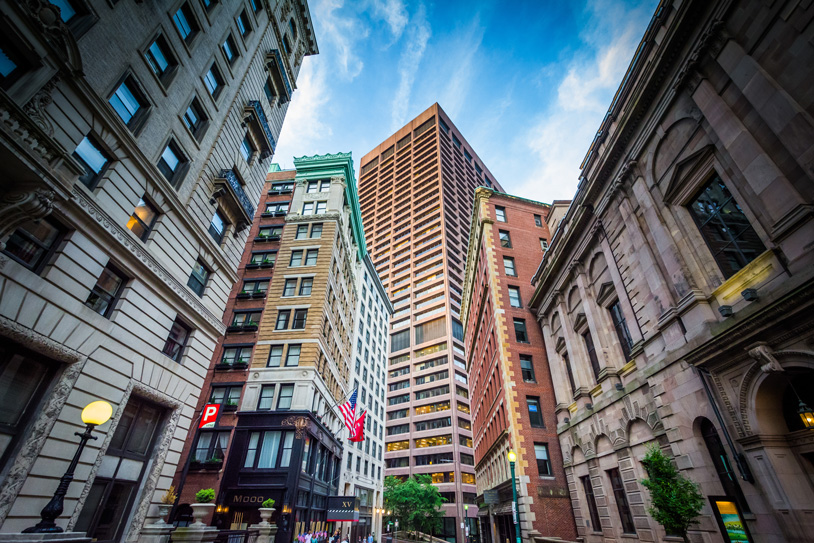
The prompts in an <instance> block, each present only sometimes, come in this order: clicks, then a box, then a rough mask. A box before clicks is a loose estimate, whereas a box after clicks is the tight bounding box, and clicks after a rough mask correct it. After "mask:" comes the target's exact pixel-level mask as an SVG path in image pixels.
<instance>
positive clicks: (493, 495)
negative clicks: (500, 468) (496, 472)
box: [483, 490, 500, 505]
mask: <svg viewBox="0 0 814 543" xmlns="http://www.w3.org/2000/svg"><path fill="white" fill-rule="evenodd" d="M483 502H484V503H485V504H486V505H497V504H499V503H500V496H499V495H498V491H497V490H484V491H483Z"/></svg>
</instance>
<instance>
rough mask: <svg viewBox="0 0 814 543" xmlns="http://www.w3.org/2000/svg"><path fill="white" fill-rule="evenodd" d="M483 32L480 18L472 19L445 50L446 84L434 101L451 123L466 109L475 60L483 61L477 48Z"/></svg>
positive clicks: (475, 64) (476, 66)
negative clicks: (446, 57) (439, 105)
mask: <svg viewBox="0 0 814 543" xmlns="http://www.w3.org/2000/svg"><path fill="white" fill-rule="evenodd" d="M485 32H486V28H484V27H483V26H482V25H481V24H480V16H479V15H475V17H474V18H473V19H472V22H471V23H470V24H469V25H468V27H467V28H466V30H465V32H463V33H461V34H460V36H457V37H456V39H455V41H454V42H453V43H452V44H450V45H446V46H445V54H448V55H449V58H448V59H447V62H446V63H445V66H446V67H447V68H446V69H445V70H444V73H445V74H447V75H445V78H446V79H447V81H446V85H444V88H443V91H442V92H441V95H440V97H439V98H438V100H437V101H438V103H439V104H441V107H443V108H444V111H446V112H447V114H448V115H449V116H450V117H451V118H452V119H456V118H457V117H458V114H459V113H460V112H461V110H462V109H464V108H465V106H466V101H467V96H468V95H469V91H470V89H471V86H472V83H473V82H474V79H475V76H476V74H477V71H478V68H479V64H478V63H477V62H475V59H482V57H483V54H482V52H481V51H480V46H481V43H482V42H483V36H484V33H485ZM447 51H448V53H447ZM433 101H435V100H433Z"/></svg>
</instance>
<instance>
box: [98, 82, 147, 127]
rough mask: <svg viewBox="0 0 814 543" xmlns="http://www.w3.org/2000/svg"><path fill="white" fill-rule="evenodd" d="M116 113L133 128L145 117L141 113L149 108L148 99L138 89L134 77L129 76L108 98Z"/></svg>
mask: <svg viewBox="0 0 814 543" xmlns="http://www.w3.org/2000/svg"><path fill="white" fill-rule="evenodd" d="M108 102H109V103H110V105H111V106H113V109H114V110H115V111H116V114H117V115H118V116H119V118H121V120H122V121H124V124H126V125H127V126H129V127H130V128H131V129H133V128H135V124H136V122H137V121H138V120H139V119H140V118H143V115H142V114H141V113H142V112H143V111H144V110H146V108H147V100H146V99H145V98H144V96H143V95H142V94H141V92H140V91H139V90H138V87H137V86H136V83H135V81H134V80H133V78H132V77H127V78H125V80H124V81H123V82H122V84H121V85H119V87H118V88H117V89H116V91H115V92H114V93H113V96H111V97H110V99H109V100H108Z"/></svg>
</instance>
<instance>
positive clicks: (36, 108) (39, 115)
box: [23, 76, 59, 137]
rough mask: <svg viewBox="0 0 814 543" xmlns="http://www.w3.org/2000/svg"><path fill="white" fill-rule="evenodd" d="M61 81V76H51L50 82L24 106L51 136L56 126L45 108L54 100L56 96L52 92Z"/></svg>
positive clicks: (30, 115)
mask: <svg viewBox="0 0 814 543" xmlns="http://www.w3.org/2000/svg"><path fill="white" fill-rule="evenodd" d="M57 83H59V76H54V77H52V78H51V80H50V81H48V83H46V84H45V85H44V86H43V87H42V88H41V89H40V90H39V91H38V92H37V94H35V95H34V96H33V97H31V100H29V101H28V103H27V104H26V105H25V106H23V110H24V111H25V112H26V113H28V116H29V117H31V118H32V119H33V120H34V122H35V123H36V124H37V126H39V127H40V128H42V131H43V132H45V133H46V134H48V135H49V136H51V137H53V136H54V127H53V125H52V124H51V121H49V120H48V115H46V114H45V108H47V107H48V106H49V105H51V103H52V102H53V101H54V97H53V96H52V93H53V92H54V89H55V88H56V86H57Z"/></svg>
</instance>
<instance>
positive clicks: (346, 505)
mask: <svg viewBox="0 0 814 543" xmlns="http://www.w3.org/2000/svg"><path fill="white" fill-rule="evenodd" d="M327 520H328V522H359V498H357V497H356V496H328V519H327Z"/></svg>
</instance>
